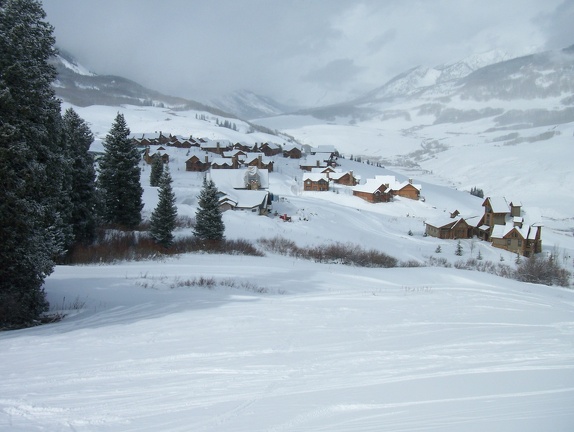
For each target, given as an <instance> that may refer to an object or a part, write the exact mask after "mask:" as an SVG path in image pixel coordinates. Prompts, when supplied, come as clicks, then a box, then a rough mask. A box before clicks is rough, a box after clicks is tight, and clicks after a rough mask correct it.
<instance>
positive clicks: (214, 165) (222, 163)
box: [211, 158, 237, 170]
mask: <svg viewBox="0 0 574 432" xmlns="http://www.w3.org/2000/svg"><path fill="white" fill-rule="evenodd" d="M211 169H212V170H214V169H237V159H236V158H213V159H212V160H211Z"/></svg>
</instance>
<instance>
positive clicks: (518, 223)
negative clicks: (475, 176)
mask: <svg viewBox="0 0 574 432" xmlns="http://www.w3.org/2000/svg"><path fill="white" fill-rule="evenodd" d="M482 206H483V207H484V215H483V217H482V219H481V221H480V225H479V226H478V228H477V229H476V233H477V235H478V236H479V238H481V239H483V240H486V241H490V242H491V243H492V246H494V247H497V248H500V249H504V250H508V251H510V252H515V253H518V254H520V255H524V256H531V255H532V254H535V253H540V252H541V251H542V237H541V235H542V225H541V224H539V223H527V221H526V218H525V217H524V216H523V214H522V203H521V202H520V201H509V200H507V199H506V198H504V197H486V198H485V200H484V201H483V203H482Z"/></svg>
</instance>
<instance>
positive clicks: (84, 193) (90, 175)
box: [62, 108, 97, 243]
mask: <svg viewBox="0 0 574 432" xmlns="http://www.w3.org/2000/svg"><path fill="white" fill-rule="evenodd" d="M62 131H63V135H64V142H65V144H66V149H67V152H68V154H69V158H70V162H71V163H70V183H69V186H70V201H71V203H70V205H71V215H70V220H69V223H70V226H71V228H72V230H73V240H74V242H76V243H91V242H92V241H93V239H94V237H95V231H96V225H97V223H96V189H95V178H96V171H95V169H94V159H93V157H92V155H91V154H90V153H88V151H89V149H90V145H91V144H92V142H93V141H94V135H93V134H92V132H91V131H90V128H89V127H88V125H87V124H86V122H85V121H84V120H83V119H82V118H81V117H80V116H79V115H78V114H77V113H76V112H75V111H74V110H73V109H72V108H69V109H68V110H66V113H65V114H64V117H63V121H62Z"/></svg>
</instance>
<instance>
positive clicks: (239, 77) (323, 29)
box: [42, 0, 574, 106]
mask: <svg viewBox="0 0 574 432" xmlns="http://www.w3.org/2000/svg"><path fill="white" fill-rule="evenodd" d="M42 3H43V5H44V9H45V11H46V13H47V20H48V22H50V23H51V24H52V25H53V26H54V27H55V35H56V43H57V45H58V46H59V47H60V48H62V49H65V50H67V51H69V52H70V53H71V54H72V55H74V56H75V57H76V58H77V59H78V60H79V61H80V62H81V63H82V64H83V65H84V66H86V67H88V68H89V69H90V70H92V71H93V72H96V73H98V74H115V75H121V76H124V77H126V78H130V79H133V80H135V81H137V82H139V83H140V84H142V85H144V86H146V87H150V88H152V89H155V90H159V91H161V92H163V93H167V94H171V95H176V96H183V97H187V98H191V99H199V100H207V99H208V98H210V97H213V96H217V95H220V94H224V93H227V92H230V91H233V90H238V89H249V90H252V91H254V92H256V93H258V94H262V95H266V96H270V97H273V98H275V99H277V100H279V101H281V102H284V103H296V104H303V105H307V106H312V105H320V104H324V103H331V102H336V101H341V100H344V99H348V98H350V97H352V96H358V95H360V94H362V93H364V92H367V91H369V90H372V89H374V88H376V87H379V86H381V85H383V84H384V83H385V82H386V81H388V80H389V79H391V78H392V77H393V76H395V75H397V74H398V73H401V72H404V71H405V70H407V69H410V68H412V67H414V66H418V65H425V66H435V65H439V64H443V63H448V62H453V61H457V60H460V59H463V58H465V57H468V56H470V55H474V54H477V53H483V52H487V51H491V50H503V51H506V52H509V53H513V54H514V53H515V54H523V53H525V52H531V51H541V50H545V49H558V48H564V47H566V46H569V45H572V44H574V30H573V29H574V27H573V23H574V0H566V1H564V0H442V1H441V0H419V1H415V0H361V1H359V0H356V1H353V0H42Z"/></svg>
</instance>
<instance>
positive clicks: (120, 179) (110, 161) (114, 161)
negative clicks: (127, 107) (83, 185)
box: [98, 113, 143, 229]
mask: <svg viewBox="0 0 574 432" xmlns="http://www.w3.org/2000/svg"><path fill="white" fill-rule="evenodd" d="M129 135H130V130H129V128H128V126H127V124H126V121H125V118H124V116H123V114H121V113H118V115H117V116H116V119H115V121H114V123H113V124H112V128H111V129H110V132H109V133H108V135H107V136H106V139H105V141H104V149H105V153H104V155H103V157H102V159H101V161H100V167H99V172H100V175H99V178H98V187H99V188H100V190H101V191H100V192H101V196H102V203H101V204H102V207H103V208H102V214H103V219H104V221H105V222H108V223H110V224H113V225H118V226H120V227H123V228H128V229H134V228H136V227H137V226H138V225H139V224H140V222H141V210H142V208H143V203H142V194H143V188H142V186H141V184H140V172H141V170H140V167H139V161H140V154H139V152H138V150H137V148H136V147H135V146H134V145H133V144H132V143H131V140H130V138H129Z"/></svg>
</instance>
